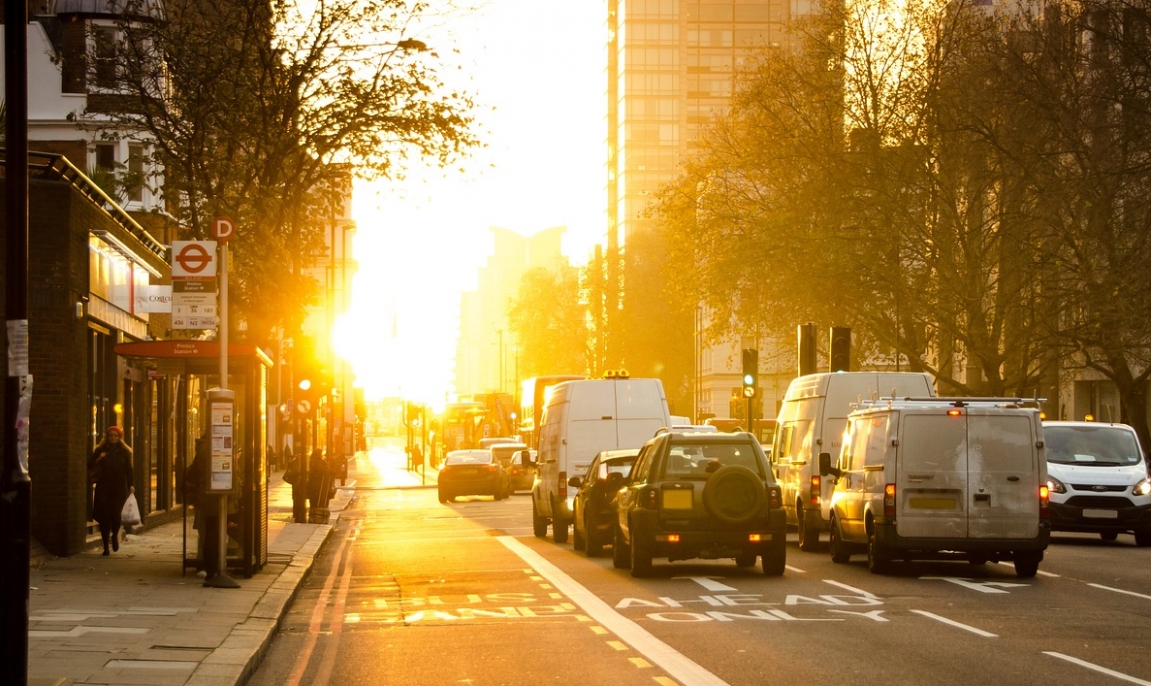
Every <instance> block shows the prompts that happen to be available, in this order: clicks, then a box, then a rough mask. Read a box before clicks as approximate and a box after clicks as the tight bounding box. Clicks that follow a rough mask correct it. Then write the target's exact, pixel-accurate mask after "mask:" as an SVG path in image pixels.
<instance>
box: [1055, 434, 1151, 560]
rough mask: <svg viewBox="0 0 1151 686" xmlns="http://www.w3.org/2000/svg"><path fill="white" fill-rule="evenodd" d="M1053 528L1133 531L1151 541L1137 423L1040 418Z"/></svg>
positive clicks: (1142, 542) (1149, 489)
mask: <svg viewBox="0 0 1151 686" xmlns="http://www.w3.org/2000/svg"><path fill="white" fill-rule="evenodd" d="M1043 441H1044V444H1045V445H1046V448H1047V451H1046V452H1047V486H1048V488H1049V490H1050V491H1051V528H1052V530H1053V531H1082V532H1087V533H1097V534H1099V536H1100V537H1102V538H1103V540H1105V541H1114V540H1115V539H1116V538H1118V536H1119V534H1125V533H1131V534H1134V535H1135V544H1136V545H1138V546H1142V547H1146V546H1151V479H1148V476H1147V462H1146V459H1145V458H1144V456H1143V450H1142V448H1141V447H1140V445H1139V437H1138V435H1136V433H1135V429H1133V428H1131V427H1130V426H1128V425H1126V424H1103V423H1097V422H1044V423H1043Z"/></svg>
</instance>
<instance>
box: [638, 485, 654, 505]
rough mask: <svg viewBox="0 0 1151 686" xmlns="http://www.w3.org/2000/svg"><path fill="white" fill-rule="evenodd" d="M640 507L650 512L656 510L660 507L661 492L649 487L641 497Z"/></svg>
mask: <svg viewBox="0 0 1151 686" xmlns="http://www.w3.org/2000/svg"><path fill="white" fill-rule="evenodd" d="M639 505H640V507H642V508H645V509H648V510H654V509H656V508H658V507H659V491H657V490H656V489H654V488H652V487H651V486H648V487H647V488H645V489H643V492H642V493H641V494H640V496H639Z"/></svg>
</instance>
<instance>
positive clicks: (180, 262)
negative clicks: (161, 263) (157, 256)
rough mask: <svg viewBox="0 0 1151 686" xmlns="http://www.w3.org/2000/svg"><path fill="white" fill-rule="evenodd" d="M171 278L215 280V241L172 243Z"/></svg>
mask: <svg viewBox="0 0 1151 686" xmlns="http://www.w3.org/2000/svg"><path fill="white" fill-rule="evenodd" d="M172 278H173V279H214V278H216V241H172Z"/></svg>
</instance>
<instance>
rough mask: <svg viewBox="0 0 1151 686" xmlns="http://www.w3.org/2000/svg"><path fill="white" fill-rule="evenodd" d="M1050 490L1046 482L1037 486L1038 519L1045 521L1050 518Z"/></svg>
mask: <svg viewBox="0 0 1151 686" xmlns="http://www.w3.org/2000/svg"><path fill="white" fill-rule="evenodd" d="M1050 496H1051V492H1050V491H1049V490H1048V488H1047V484H1043V485H1041V486H1040V487H1039V521H1041V522H1042V521H1046V520H1048V519H1051V507H1050V505H1051V500H1050Z"/></svg>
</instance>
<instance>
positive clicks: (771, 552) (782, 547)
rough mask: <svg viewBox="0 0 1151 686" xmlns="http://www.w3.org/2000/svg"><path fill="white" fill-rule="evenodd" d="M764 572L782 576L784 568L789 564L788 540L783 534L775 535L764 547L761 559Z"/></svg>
mask: <svg viewBox="0 0 1151 686" xmlns="http://www.w3.org/2000/svg"><path fill="white" fill-rule="evenodd" d="M759 563H760V566H762V567H763V573H764V574H766V575H767V576H780V575H781V574H783V568H784V567H786V566H787V540H786V539H785V538H784V536H783V534H780V535H778V536H776V537H775V539H774V540H772V541H771V542H769V543H768V544H767V546H766V547H765V548H764V549H763V556H762V557H760V560H759Z"/></svg>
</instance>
